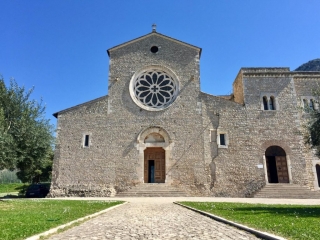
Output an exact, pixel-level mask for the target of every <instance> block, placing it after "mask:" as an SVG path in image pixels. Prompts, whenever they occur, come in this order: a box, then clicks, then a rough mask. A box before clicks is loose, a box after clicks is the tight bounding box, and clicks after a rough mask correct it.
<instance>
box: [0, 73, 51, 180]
mask: <svg viewBox="0 0 320 240" xmlns="http://www.w3.org/2000/svg"><path fill="white" fill-rule="evenodd" d="M32 92H33V88H32V89H30V90H28V91H26V90H25V88H24V87H19V86H18V84H17V83H16V82H15V80H13V79H11V81H10V85H9V86H8V87H7V86H6V85H5V82H4V80H3V77H2V76H0V151H1V152H0V169H4V168H7V169H11V170H12V169H18V172H17V176H18V177H19V179H20V180H21V181H23V182H33V181H38V179H39V178H40V177H41V176H43V169H45V168H46V167H47V165H48V160H49V159H50V154H51V153H52V143H53V135H52V126H51V125H50V124H49V120H46V119H45V118H44V114H45V107H44V106H43V104H42V101H40V102H37V101H35V100H31V99H30V95H31V94H32Z"/></svg>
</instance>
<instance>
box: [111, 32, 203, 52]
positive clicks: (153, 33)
mask: <svg viewBox="0 0 320 240" xmlns="http://www.w3.org/2000/svg"><path fill="white" fill-rule="evenodd" d="M154 35H155V36H159V37H162V38H164V39H167V40H169V41H173V42H176V43H179V44H182V45H184V46H187V47H190V48H193V49H196V50H198V51H199V57H200V56H201V51H202V49H201V48H199V47H196V46H194V45H191V44H189V43H185V42H182V41H180V40H177V39H174V38H171V37H168V36H166V35H163V34H161V33H158V32H156V31H153V32H151V33H148V34H146V35H143V36H141V37H138V38H135V39H133V40H130V41H128V42H125V43H122V44H119V45H117V46H114V47H112V48H109V49H108V50H107V52H108V55H109V56H110V51H113V50H116V49H118V48H121V47H124V46H127V45H129V44H131V43H134V42H137V41H140V40H142V39H145V38H148V37H150V36H154Z"/></svg>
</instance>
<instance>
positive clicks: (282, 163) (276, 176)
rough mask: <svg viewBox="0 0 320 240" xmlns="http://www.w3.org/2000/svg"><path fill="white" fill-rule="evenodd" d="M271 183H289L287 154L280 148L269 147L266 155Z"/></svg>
mask: <svg viewBox="0 0 320 240" xmlns="http://www.w3.org/2000/svg"><path fill="white" fill-rule="evenodd" d="M265 156H266V165H267V174H268V182H269V183H289V173H288V165H287V159H286V152H285V151H284V150H283V149H282V148H281V147H279V146H271V147H268V148H267V150H266V153H265Z"/></svg>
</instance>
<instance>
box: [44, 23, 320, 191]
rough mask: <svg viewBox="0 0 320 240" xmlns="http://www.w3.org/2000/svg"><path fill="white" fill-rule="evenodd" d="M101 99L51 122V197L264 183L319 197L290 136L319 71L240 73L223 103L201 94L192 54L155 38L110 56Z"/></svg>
mask: <svg viewBox="0 0 320 240" xmlns="http://www.w3.org/2000/svg"><path fill="white" fill-rule="evenodd" d="M107 52H108V55H109V57H110V66H109V83H108V91H109V94H108V95H107V96H103V97H100V98H98V99H95V100H92V101H89V102H86V103H83V104H80V105H77V106H75V107H71V108H68V109H65V110H62V111H60V112H57V113H55V114H54V116H55V117H57V119H58V123H57V143H56V150H55V158H54V166H53V174H52V178H53V179H52V187H51V191H50V195H51V196H71V195H80V196H110V195H114V194H115V193H116V192H120V191H125V190H127V189H128V188H130V187H132V186H135V185H141V184H148V183H163V184H164V185H168V186H169V185H170V186H178V187H180V188H182V189H184V190H186V191H188V192H189V193H191V194H192V193H193V194H195V195H206V196H231V197H245V196H251V195H252V194H254V193H255V192H256V191H257V190H259V189H261V188H262V187H263V186H265V185H266V184H270V183H287V184H297V185H302V186H308V187H309V188H310V189H311V190H319V189H320V188H319V184H320V182H319V177H320V176H319V174H320V159H318V158H316V157H315V156H314V155H313V153H312V152H311V150H310V149H308V148H306V147H305V145H304V144H303V137H302V136H301V134H299V131H300V130H301V124H302V123H303V119H304V118H305V117H306V116H305V115H306V114H305V113H304V112H303V111H301V106H303V104H306V105H308V106H310V107H315V108H316V107H317V106H316V104H315V102H313V99H314V96H312V89H314V88H315V87H316V86H317V84H319V82H320V72H295V71H290V69H289V68H241V69H240V71H239V73H238V75H237V76H236V78H235V81H234V83H233V94H231V95H230V96H213V95H210V94H207V93H203V92H201V91H200V78H199V59H200V56H201V48H199V47H196V46H193V45H190V44H188V43H185V42H182V41H179V40H176V39H173V38H170V37H168V36H165V35H162V34H160V33H157V32H156V31H155V29H153V31H152V32H151V33H149V34H147V35H145V36H142V37H140V38H137V39H134V40H131V41H129V42H126V43H123V44H120V45H118V46H116V47H113V48H111V49H109V50H108V51H107Z"/></svg>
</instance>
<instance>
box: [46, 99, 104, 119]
mask: <svg viewBox="0 0 320 240" xmlns="http://www.w3.org/2000/svg"><path fill="white" fill-rule="evenodd" d="M107 97H108V95H105V96H102V97H99V98H96V99H93V100H90V101H88V102H84V103H81V104H78V105H76V106H73V107H70V108H66V109H64V110H61V111H59V112H56V113H54V114H52V115H53V116H54V117H55V118H57V117H58V115H59V114H60V113H65V112H68V111H71V110H73V109H76V108H78V107H82V106H85V105H86V104H90V103H94V102H97V101H100V100H103V99H104V98H107Z"/></svg>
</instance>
